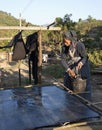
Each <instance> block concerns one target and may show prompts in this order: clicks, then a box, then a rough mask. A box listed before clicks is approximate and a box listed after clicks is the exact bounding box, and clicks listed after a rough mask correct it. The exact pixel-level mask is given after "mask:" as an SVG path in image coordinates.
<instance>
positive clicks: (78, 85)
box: [73, 77, 86, 93]
mask: <svg viewBox="0 0 102 130" xmlns="http://www.w3.org/2000/svg"><path fill="white" fill-rule="evenodd" d="M85 89H86V79H82V78H81V77H77V78H76V79H74V80H73V91H74V92H75V93H82V92H84V91H85Z"/></svg>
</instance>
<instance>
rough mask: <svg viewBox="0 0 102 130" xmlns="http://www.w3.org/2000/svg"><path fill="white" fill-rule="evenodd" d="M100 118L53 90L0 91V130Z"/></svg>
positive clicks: (37, 88)
mask: <svg viewBox="0 0 102 130" xmlns="http://www.w3.org/2000/svg"><path fill="white" fill-rule="evenodd" d="M98 117H100V115H99V114H98V113H97V112H95V111H94V110H93V109H91V108H89V107H88V106H86V105H85V104H83V103H82V102H80V100H79V99H78V98H77V97H75V96H73V95H71V94H69V93H68V92H67V91H65V90H63V89H61V88H59V87H56V86H44V87H39V86H37V87H35V86H34V87H32V88H16V89H8V90H1V91H0V130H30V129H33V128H39V127H45V126H56V125H61V124H63V123H65V122H69V123H72V122H77V121H81V120H87V119H90V120H91V119H93V118H98Z"/></svg>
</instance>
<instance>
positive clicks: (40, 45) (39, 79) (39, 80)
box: [38, 30, 42, 84]
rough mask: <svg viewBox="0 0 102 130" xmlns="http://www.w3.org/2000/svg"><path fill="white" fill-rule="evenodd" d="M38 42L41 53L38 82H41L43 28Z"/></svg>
mask: <svg viewBox="0 0 102 130" xmlns="http://www.w3.org/2000/svg"><path fill="white" fill-rule="evenodd" d="M38 43H39V48H38V49H39V55H38V60H39V61H38V83H40V84H41V76H42V38H41V30H40V31H39V32H38Z"/></svg>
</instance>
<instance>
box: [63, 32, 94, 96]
mask: <svg viewBox="0 0 102 130" xmlns="http://www.w3.org/2000/svg"><path fill="white" fill-rule="evenodd" d="M63 41H64V45H63V47H62V65H63V66H64V68H65V69H66V72H65V75H64V85H65V86H66V87H68V88H69V89H70V90H73V80H74V79H75V78H76V76H77V74H78V73H80V76H81V78H82V79H86V90H85V91H87V92H88V93H89V94H88V96H89V98H90V97H91V85H90V66H89V61H88V55H87V52H86V49H85V46H84V44H83V43H82V42H80V41H78V40H77V34H76V32H75V31H73V30H71V31H68V32H65V33H64V37H63Z"/></svg>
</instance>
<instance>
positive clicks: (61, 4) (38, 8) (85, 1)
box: [0, 0, 102, 25]
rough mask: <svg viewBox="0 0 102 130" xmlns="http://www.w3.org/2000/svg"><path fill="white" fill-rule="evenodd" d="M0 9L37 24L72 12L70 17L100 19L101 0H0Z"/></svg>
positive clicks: (45, 22)
mask: <svg viewBox="0 0 102 130" xmlns="http://www.w3.org/2000/svg"><path fill="white" fill-rule="evenodd" d="M0 10H1V11H4V12H7V13H11V15H12V16H14V17H16V18H19V14H20V13H21V17H22V18H23V19H25V20H26V21H27V22H30V23H32V24H37V25H44V24H50V23H52V22H53V21H54V20H55V18H56V17H61V18H63V17H64V16H65V14H72V17H71V19H72V20H73V21H78V20H79V18H81V19H83V20H85V19H87V18H88V16H89V15H90V16H92V17H93V18H95V19H100V20H102V0H0Z"/></svg>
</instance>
